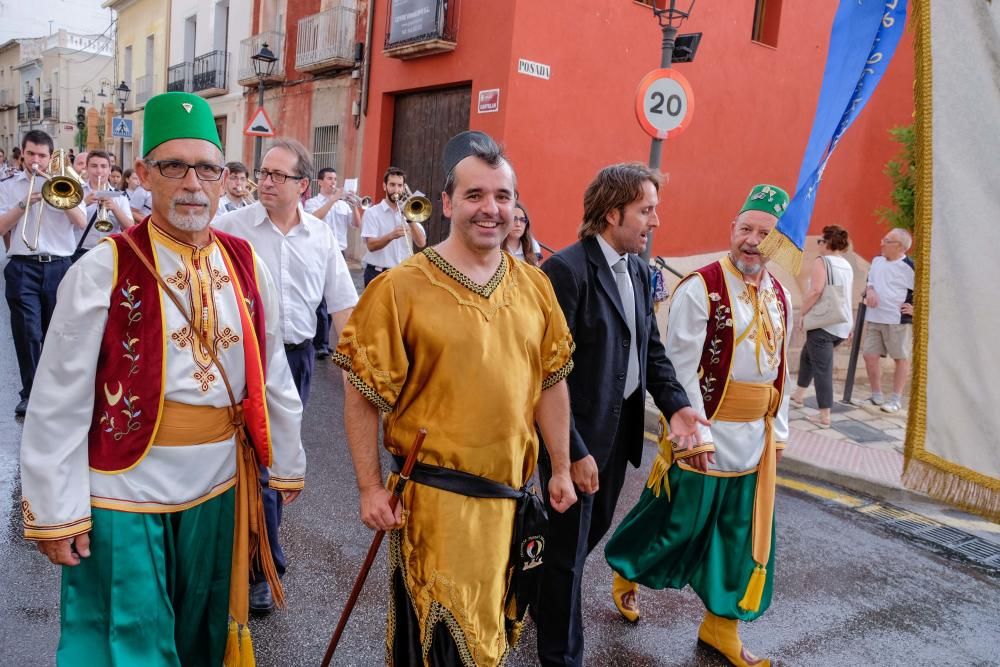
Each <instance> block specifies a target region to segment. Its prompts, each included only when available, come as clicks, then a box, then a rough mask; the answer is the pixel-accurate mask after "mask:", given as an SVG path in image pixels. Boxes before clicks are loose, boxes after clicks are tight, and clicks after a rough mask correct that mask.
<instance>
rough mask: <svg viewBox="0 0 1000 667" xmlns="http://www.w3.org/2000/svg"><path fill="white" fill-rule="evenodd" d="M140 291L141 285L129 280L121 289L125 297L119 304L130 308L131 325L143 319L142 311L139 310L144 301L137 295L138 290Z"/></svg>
mask: <svg viewBox="0 0 1000 667" xmlns="http://www.w3.org/2000/svg"><path fill="white" fill-rule="evenodd" d="M138 291H139V286H138V285H133V284H132V283H131V282H129V281H128V280H126V281H125V287H123V288H122V289H121V293H122V297H123V299H122V301H119V302H118V305H119V306H121V307H123V308H125V309H126V310H128V323H129V325H132V324H135V323H136V322H138V321H139V320H141V319H142V311H140V310H139V306H141V305H142V301H141V300H139V299H138V297H137V296H136V292H138Z"/></svg>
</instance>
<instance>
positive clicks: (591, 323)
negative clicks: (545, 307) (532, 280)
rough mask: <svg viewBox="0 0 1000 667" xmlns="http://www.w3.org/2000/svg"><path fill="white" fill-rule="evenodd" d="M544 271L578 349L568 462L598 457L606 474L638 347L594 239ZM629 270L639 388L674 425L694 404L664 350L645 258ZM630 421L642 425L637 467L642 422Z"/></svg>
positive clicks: (634, 451) (632, 260)
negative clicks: (631, 349)
mask: <svg viewBox="0 0 1000 667" xmlns="http://www.w3.org/2000/svg"><path fill="white" fill-rule="evenodd" d="M542 270H543V271H545V273H546V274H548V276H549V280H551V281H552V287H553V288H554V289H555V293H556V297H557V298H558V299H559V305H560V306H562V309H563V313H564V314H565V315H566V322H567V323H568V324H569V329H570V331H571V332H572V334H573V340H574V341H575V342H576V352H575V353H574V354H573V363H574V368H573V372H572V373H570V375H569V378H567V383H568V384H569V392H570V402H571V407H572V418H571V421H570V459H571V460H573V461H578V460H580V459H582V458H583V457H585V456H586V455H587V454H592V455H593V456H594V458H595V459H596V461H597V465H598V466H599V467H602V466H603V464H604V462H605V461H607V460H608V457H609V455H610V453H611V447H612V445H613V444H614V441H615V434H616V432H617V430H618V421H619V419H620V417H621V413H622V403H623V401H624V398H623V397H622V393H623V392H624V390H625V372H626V370H627V369H628V351H629V346H630V345H632V344H633V343H632V341H630V340H629V331H628V325H627V324H626V322H625V315H624V310H623V308H622V303H621V297H620V296H619V295H618V287H617V285H616V283H615V278H614V274H613V273H612V271H611V268H610V267H609V266H608V262H607V260H606V259H605V257H604V253H603V252H602V251H601V247H600V245H598V242H597V239H596V238H587V239H584V240H582V241H578V242H577V243H574V244H573V245H571V246H569V247H568V248H565V249H563V250H561V251H559V252H557V253H556V254H554V255H552V256H551V257H549V259H547V260H546V261H545V263H544V264H542ZM628 270H629V275H630V276H631V278H632V287H633V289H634V291H635V306H636V322H635V324H636V327H635V330H636V337H637V338H638V341H636V343H637V344H638V346H639V350H638V352H639V388H640V390H648V391H649V393H650V394H651V395H652V396H653V400H654V401H655V402H656V405H657V407H659V408H660V410H661V411H662V412H663V414H664V415H666V417H667V418H668V419H669V418H670V416H671V415H673V413H674V412H676V411H677V410H679V409H680V408H682V407H685V406H687V405H690V402H689V401H688V399H687V395H686V394H685V393H684V388H683V387H682V386H681V384H680V383H679V382H678V381H677V378H676V376H675V374H674V367H673V365H672V364H671V363H670V360H669V359H667V354H666V351H665V350H664V348H663V343H661V342H660V334H659V330H658V328H657V325H656V317H655V316H654V314H653V289H652V279H651V272H650V269H649V267H648V266H647V265H646V264H645V263H644V262H643V261H642V260H641V259H640V258H639V257H637V256H635V255H629V256H628ZM643 395H644V394H643ZM631 418H633V419H638V420H639V423H637V425H636V428H635V429H633V432H634V436H631V437H630V439H629V440H630V441H629V445H628V446H629V460H630V461H631V462H632V464H633V465H635V466H636V467H638V465H639V463H640V461H641V458H642V433H643V428H642V420H643V415H641V414H640V415H639V416H638V417H635V416H632V417H631Z"/></svg>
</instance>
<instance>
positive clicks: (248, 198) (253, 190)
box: [240, 178, 257, 206]
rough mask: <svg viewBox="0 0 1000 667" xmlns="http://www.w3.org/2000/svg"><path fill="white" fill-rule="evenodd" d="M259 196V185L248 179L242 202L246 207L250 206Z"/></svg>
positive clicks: (241, 198)
mask: <svg viewBox="0 0 1000 667" xmlns="http://www.w3.org/2000/svg"><path fill="white" fill-rule="evenodd" d="M256 196H257V184H256V183H254V182H253V181H251V180H250V179H249V178H248V179H247V186H246V187H245V188H243V196H242V197H240V202H241V203H242V204H243V205H244V206H249V205H250V204H253V203H254V202H255V201H256Z"/></svg>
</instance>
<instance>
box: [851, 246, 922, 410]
mask: <svg viewBox="0 0 1000 667" xmlns="http://www.w3.org/2000/svg"><path fill="white" fill-rule="evenodd" d="M912 243H913V237H912V236H910V233H909V232H908V231H906V230H905V229H898V228H897V229H893V230H891V231H890V232H889V233H888V234H886V235H885V236H884V237H883V238H882V254H881V255H879V256H878V257H876V258H875V259H873V260H872V268H871V270H870V271H869V272H868V286H867V287H866V288H865V305H866V306H867V310H866V312H865V335H864V338H863V339H862V341H861V350H862V353H863V355H864V358H865V369H866V370H867V371H868V383H869V385H870V386H871V390H872V395H871V398H869V399H868V400H867V401H863V403H865V404H869V405H879V406H881V407H882V411H883V412H889V413H893V412H898V411H899V407H900V402H901V400H902V396H903V388H904V387H905V386H906V379H907V378H908V377H909V375H910V354H911V352H912V348H913V332H912V330H913V326H912V324H911V323H912V321H913V320H912V316H913V260H911V259H910V258H909V257H907V256H906V251H907V250H909V249H910V245H911V244H912ZM886 355H888V356H889V357H892V359H893V360H894V361H895V362H896V371H895V373H894V375H893V380H892V394H891V395H890V396H889V397H888V399H886V398H883V395H882V368H881V358H882V357H883V356H886Z"/></svg>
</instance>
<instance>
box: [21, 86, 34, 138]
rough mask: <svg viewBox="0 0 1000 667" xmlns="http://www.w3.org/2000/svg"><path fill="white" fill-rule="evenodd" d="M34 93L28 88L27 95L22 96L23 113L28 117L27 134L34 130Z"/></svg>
mask: <svg viewBox="0 0 1000 667" xmlns="http://www.w3.org/2000/svg"><path fill="white" fill-rule="evenodd" d="M34 93H35V91H34V89H32V88H30V87H29V88H28V94H27V95H25V96H24V113H25V114H27V116H28V132H31V131H32V130H33V129H35V128H34V125H33V121H34V115H35V114H34V111H35V95H34Z"/></svg>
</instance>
